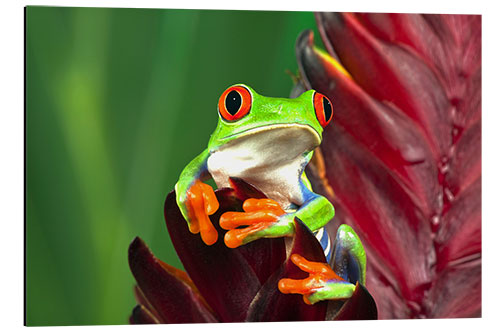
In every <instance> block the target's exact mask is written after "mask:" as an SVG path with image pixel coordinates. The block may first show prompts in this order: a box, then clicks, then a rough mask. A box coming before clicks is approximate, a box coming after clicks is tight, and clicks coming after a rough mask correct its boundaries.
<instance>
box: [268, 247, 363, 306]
mask: <svg viewBox="0 0 500 333" xmlns="http://www.w3.org/2000/svg"><path fill="white" fill-rule="evenodd" d="M291 260H292V262H293V263H294V264H295V265H297V267H299V268H300V269H301V270H303V271H304V272H307V273H309V277H307V278H306V279H303V280H294V279H281V280H280V281H279V283H278V288H279V290H280V291H281V292H282V293H284V294H301V295H303V297H304V302H305V303H307V304H314V303H316V302H319V301H323V300H327V299H328V300H342V299H347V298H349V297H351V295H352V293H353V292H354V289H355V285H353V284H352V283H349V282H348V281H346V280H344V279H342V278H341V277H340V276H338V275H337V274H336V273H335V272H334V271H333V270H332V269H331V267H330V266H329V265H328V264H326V263H322V262H312V261H308V260H306V259H305V258H304V257H302V256H300V255H298V254H292V256H291Z"/></svg>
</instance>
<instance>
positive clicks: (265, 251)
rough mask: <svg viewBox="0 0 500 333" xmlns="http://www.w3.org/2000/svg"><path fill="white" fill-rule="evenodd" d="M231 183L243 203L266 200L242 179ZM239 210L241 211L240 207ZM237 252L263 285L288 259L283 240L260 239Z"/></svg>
mask: <svg viewBox="0 0 500 333" xmlns="http://www.w3.org/2000/svg"><path fill="white" fill-rule="evenodd" d="M229 182H230V183H231V187H232V188H233V189H234V195H235V196H236V197H237V198H238V199H239V200H241V202H243V201H245V200H246V199H249V198H255V199H262V198H266V196H265V195H264V194H263V193H262V192H261V191H259V190H258V189H257V188H255V187H254V186H253V185H251V184H248V183H247V182H245V181H244V180H242V179H240V178H232V177H231V178H229ZM238 210H241V209H240V207H238ZM236 251H238V252H239V253H241V255H243V257H245V259H246V260H247V262H248V263H249V264H250V266H251V267H252V269H253V271H254V272H255V274H256V275H257V277H258V278H259V281H260V283H261V284H264V283H265V282H266V281H267V279H268V278H269V277H270V276H271V274H273V273H274V272H276V270H277V269H278V268H279V267H280V265H281V264H282V263H283V261H285V257H286V251H285V243H284V239H283V238H274V239H259V240H257V241H253V242H251V243H249V244H246V245H244V246H240V247H238V248H237V249H236Z"/></svg>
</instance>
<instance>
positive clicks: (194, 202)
mask: <svg viewBox="0 0 500 333" xmlns="http://www.w3.org/2000/svg"><path fill="white" fill-rule="evenodd" d="M207 159H208V150H205V151H204V152H202V153H201V154H200V155H199V156H197V157H196V158H195V159H194V160H192V161H191V162H190V163H189V164H188V165H187V166H186V168H184V170H183V171H182V173H181V175H180V177H179V181H178V182H177V184H175V192H176V201H177V205H178V206H179V209H180V210H181V213H182V215H183V216H184V218H185V219H186V221H187V222H188V226H189V231H191V232H192V233H194V234H197V233H200V234H201V239H202V240H203V242H205V244H207V245H212V244H214V243H215V242H216V241H217V238H218V234H217V230H216V229H215V227H214V226H213V224H212V222H211V221H210V218H209V215H212V214H214V213H215V212H216V211H217V209H219V202H218V201H217V198H216V196H215V193H214V190H213V189H212V187H211V186H210V185H207V184H205V183H203V180H204V179H206V178H208V175H209V174H208V171H207Z"/></svg>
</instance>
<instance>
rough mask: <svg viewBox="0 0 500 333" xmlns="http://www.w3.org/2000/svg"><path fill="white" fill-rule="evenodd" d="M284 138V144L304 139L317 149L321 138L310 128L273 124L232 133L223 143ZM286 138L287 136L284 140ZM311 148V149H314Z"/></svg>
mask: <svg viewBox="0 0 500 333" xmlns="http://www.w3.org/2000/svg"><path fill="white" fill-rule="evenodd" d="M283 135H284V136H285V138H284V139H285V142H289V143H290V144H293V141H294V140H293V139H299V140H300V139H306V140H307V141H311V143H312V144H313V146H314V147H317V146H319V145H320V143H321V136H320V135H319V134H318V132H316V131H315V130H314V129H313V128H312V127H311V126H309V125H303V124H297V123H292V124H274V125H266V126H261V127H258V128H252V129H249V130H245V131H241V132H238V133H234V134H231V135H228V136H226V137H224V139H223V140H224V141H226V140H229V142H228V143H227V144H231V143H233V142H235V143H236V142H238V141H240V140H245V139H248V137H249V136H251V137H254V136H255V137H256V138H259V139H264V141H268V140H266V136H270V137H273V138H276V137H278V138H280V139H283V137H282V136H283ZM286 136H289V137H288V138H286ZM226 142H227V141H226ZM314 147H313V148H314Z"/></svg>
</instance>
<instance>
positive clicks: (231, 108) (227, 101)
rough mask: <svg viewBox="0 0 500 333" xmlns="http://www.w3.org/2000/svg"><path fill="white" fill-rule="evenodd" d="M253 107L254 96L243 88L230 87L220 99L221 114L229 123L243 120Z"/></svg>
mask: <svg viewBox="0 0 500 333" xmlns="http://www.w3.org/2000/svg"><path fill="white" fill-rule="evenodd" d="M251 106H252V95H250V92H249V91H248V89H247V88H245V87H243V86H234V87H229V88H227V89H226V91H224V93H223V94H222V95H221V97H220V98H219V105H218V109H219V113H220V115H221V116H222V118H224V119H225V120H227V121H235V120H238V119H241V118H243V117H244V116H245V115H246V114H247V113H248V112H249V111H250V107H251Z"/></svg>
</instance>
